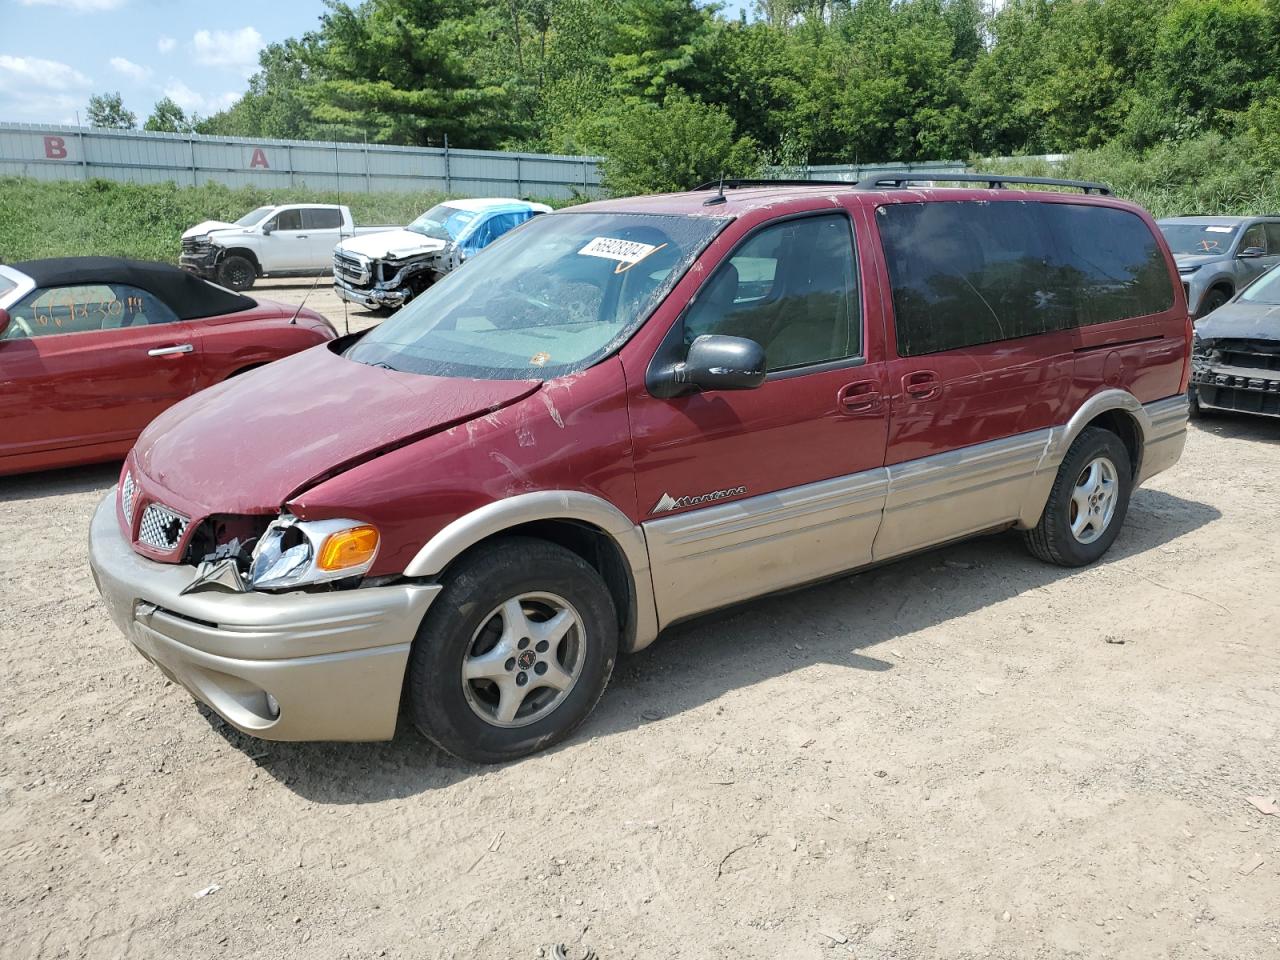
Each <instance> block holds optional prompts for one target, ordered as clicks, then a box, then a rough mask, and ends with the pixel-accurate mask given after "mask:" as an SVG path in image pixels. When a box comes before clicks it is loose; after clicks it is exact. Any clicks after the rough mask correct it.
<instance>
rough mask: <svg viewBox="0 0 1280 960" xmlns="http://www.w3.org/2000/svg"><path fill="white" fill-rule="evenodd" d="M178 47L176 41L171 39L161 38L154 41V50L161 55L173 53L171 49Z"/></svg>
mask: <svg viewBox="0 0 1280 960" xmlns="http://www.w3.org/2000/svg"><path fill="white" fill-rule="evenodd" d="M177 45H178V41H177V40H175V39H173V37H161V38H160V39H159V40H157V41H156V49H157V50H159V51H160V52H161V53H173V48H174V47H176V46H177Z"/></svg>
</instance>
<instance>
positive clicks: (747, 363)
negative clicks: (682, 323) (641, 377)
mask: <svg viewBox="0 0 1280 960" xmlns="http://www.w3.org/2000/svg"><path fill="white" fill-rule="evenodd" d="M765 374H766V369H765V356H764V347H762V346H760V344H758V343H756V342H755V341H754V340H748V339H746V338H745V337H727V336H722V335H720V334H703V335H702V336H700V337H698V338H697V339H695V340H694V341H693V343H691V344H690V345H689V351H688V354H687V355H686V356H685V359H684V360H683V361H681V362H678V363H672V364H669V365H667V366H663V367H660V368H658V369H657V370H651V372H650V376H649V377H647V378H646V380H647V386H648V387H649V392H650V393H652V394H653V395H654V396H655V397H661V398H663V399H666V398H669V397H678V396H680V395H681V394H683V393H691V392H693V391H695V390H704V391H711V390H754V389H755V388H756V387H758V386H760V384H762V383H764V379H765Z"/></svg>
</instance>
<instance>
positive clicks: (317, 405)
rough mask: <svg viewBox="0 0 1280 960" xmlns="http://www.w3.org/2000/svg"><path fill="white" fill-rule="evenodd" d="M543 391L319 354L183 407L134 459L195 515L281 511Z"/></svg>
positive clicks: (320, 350) (279, 364)
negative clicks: (386, 457)
mask: <svg viewBox="0 0 1280 960" xmlns="http://www.w3.org/2000/svg"><path fill="white" fill-rule="evenodd" d="M537 388H538V383H537V382H536V381H529V380H466V379H460V378H454V377H427V376H421V375H419V374H413V373H399V372H397V371H394V370H387V369H386V368H383V367H372V366H369V365H367V364H363V363H356V362H355V361H353V360H347V359H345V358H343V357H341V356H339V355H338V354H337V353H334V352H333V351H332V350H330V349H329V347H328V346H327V345H324V346H319V347H313V348H312V349H310V350H304V351H303V352H302V353H297V354H294V355H293V356H291V357H286V358H285V359H283V360H278V361H276V362H275V363H271V364H268V365H267V366H265V367H260V368H259V369H257V370H253V371H251V372H249V373H247V374H244V375H242V376H239V377H236V378H234V379H232V380H228V381H226V382H225V383H221V384H219V385H218V386H215V387H212V388H210V389H208V390H204V391H202V392H201V393H198V394H196V395H195V396H193V397H190V398H188V399H187V400H184V401H182V402H181V403H179V404H177V405H176V406H174V407H171V408H170V409H169V410H167V411H166V412H165V413H162V414H161V415H160V416H159V417H157V418H156V419H155V420H154V421H152V423H151V425H150V426H149V427H147V429H146V430H145V431H144V432H143V434H142V436H141V437H140V438H139V439H138V444H137V446H136V447H135V448H134V462H135V464H136V465H137V467H138V469H139V470H140V471H141V472H142V474H143V476H144V477H145V481H144V483H145V485H146V486H147V487H149V488H150V489H151V490H152V491H153V493H155V494H157V495H160V496H161V497H162V499H163V500H164V502H165V503H166V504H167V505H168V506H170V507H173V508H174V509H176V510H179V511H181V512H183V513H185V514H186V515H187V516H190V517H193V518H195V517H204V516H208V515H209V514H212V513H241V514H249V513H272V514H274V513H275V512H276V511H278V510H279V509H280V507H281V506H282V505H283V504H284V503H285V502H286V501H287V500H289V499H290V498H291V497H292V496H294V495H296V494H297V493H299V492H301V491H302V490H305V489H306V488H307V487H309V486H310V485H312V483H313V482H314V481H316V480H317V479H318V478H321V477H327V476H332V475H334V474H336V473H340V472H341V471H342V470H343V469H347V468H349V467H351V466H353V465H355V464H356V463H360V462H363V461H365V460H367V459H369V458H370V457H372V456H376V455H377V454H378V453H380V452H383V451H385V450H388V449H392V448H394V447H398V446H402V445H404V444H405V443H409V442H412V441H413V440H417V439H419V438H421V437H424V436H427V435H429V434H432V433H435V432H437V431H439V430H443V429H447V428H448V427H450V426H453V425H455V424H458V423H462V422H465V421H467V420H470V419H472V418H473V417H477V416H481V415H483V414H486V413H489V412H492V411H494V410H497V409H500V408H501V407H504V406H507V405H508V404H510V403H514V402H515V401H517V400H520V399H522V398H523V397H526V396H528V395H529V394H531V393H533V392H534V391H535V390H536V389H537Z"/></svg>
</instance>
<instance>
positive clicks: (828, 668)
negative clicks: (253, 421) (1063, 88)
mask: <svg viewBox="0 0 1280 960" xmlns="http://www.w3.org/2000/svg"><path fill="white" fill-rule="evenodd" d="M260 292H261V293H262V294H263V295H264V296H278V297H279V298H280V299H296V297H298V296H301V295H302V294H303V293H305V292H306V286H305V285H299V284H296V283H295V284H292V285H285V284H270V285H267V286H265V287H264V288H262V289H261V291H260ZM310 302H311V303H312V305H314V306H317V307H318V308H319V309H320V310H321V311H322V312H325V313H326V314H328V315H330V316H331V317H336V319H337V321H338V322H339V327H340V328H341V319H342V309H341V306H340V305H338V304H337V302H336V300H334V298H333V297H332V294H331V292H329V291H328V290H327V288H326V286H325V282H324V281H322V283H321V285H320V287H319V288H317V290H316V293H315V294H314V295H313V296H312V300H311V301H310ZM351 317H352V320H353V329H354V328H355V325H356V324H364V323H368V322H371V318H370V317H369V315H368V314H365V313H364V312H363V311H352V312H351ZM117 470H118V467H117V466H115V465H111V466H105V467H95V468H88V469H80V470H68V471H62V472H57V473H46V474H37V475H31V476H26V477H17V478H0V518H3V519H2V523H0V529H2V530H3V531H4V533H5V537H4V541H5V544H6V546H7V548H8V549H6V550H4V551H3V553H0V684H2V693H0V918H3V919H2V920H0V956H2V957H4V958H23V957H82V956H84V957H125V956H127V957H141V958H151V957H155V958H162V957H163V958H168V957H172V956H190V957H197V956H198V957H271V958H276V957H290V958H292V957H298V958H309V960H310V958H330V957H334V958H337V957H379V956H387V957H405V958H409V957H412V958H435V957H450V958H451V957H458V958H464V957H465V958H470V957H478V958H489V957H511V958H517V960H519V958H529V960H532V958H536V957H538V956H540V955H541V954H540V951H545V952H546V954H547V955H549V954H550V947H551V945H552V944H555V943H565V944H569V945H570V947H571V951H570V956H572V957H575V958H576V957H578V956H580V955H581V952H582V949H583V947H584V946H586V945H590V946H591V947H592V948H594V949H595V950H596V951H597V953H598V954H599V956H600V958H601V960H619V958H654V960H657V958H664V960H665V958H673V957H687V958H702V957H708V958H711V957H714V958H723V957H739V958H761V960H765V958H778V957H786V958H789V960H790V958H802V960H803V958H818V957H838V956H853V957H858V958H886V957H901V958H916V957H956V958H967V957H1008V958H1028V957H1069V956H1076V957H1088V958H1097V957H1115V958H1126V960H1127V958H1134V957H1168V958H1183V957H1222V958H1230V960H1244V958H1269V960H1274V958H1276V957H1278V956H1280V910H1277V904H1278V903H1280V816H1264V815H1263V814H1262V813H1260V812H1259V811H1258V810H1257V809H1255V808H1254V807H1253V806H1251V805H1250V804H1249V803H1248V802H1247V801H1246V798H1247V797H1250V796H1264V797H1275V796H1276V795H1277V794H1280V749H1278V748H1280V738H1278V732H1280V653H1278V652H1277V639H1278V636H1280V631H1278V630H1277V622H1278V614H1280V564H1278V563H1277V560H1278V559H1280V548H1278V547H1277V544H1278V543H1280V511H1278V510H1277V505H1278V504H1280V423H1275V422H1269V421H1264V420H1251V419H1245V418H1217V419H1213V420H1208V421H1204V424H1203V426H1199V427H1193V428H1192V431H1191V435H1190V438H1189V442H1188V445H1187V451H1186V454H1185V455H1184V458H1183V460H1182V462H1181V463H1180V464H1179V465H1178V466H1177V467H1176V468H1175V469H1174V470H1172V471H1170V472H1169V473H1166V474H1164V475H1162V476H1160V477H1158V478H1157V479H1156V480H1155V481H1153V482H1152V484H1151V485H1150V487H1149V488H1147V489H1144V490H1142V491H1140V492H1139V493H1138V494H1137V495H1136V497H1135V499H1134V501H1133V505H1132V507H1131V509H1130V514H1129V518H1128V522H1127V524H1126V527H1125V530H1124V532H1123V533H1122V535H1121V537H1120V539H1119V541H1118V542H1117V544H1116V547H1115V549H1113V551H1112V552H1111V554H1110V555H1109V556H1108V557H1107V558H1106V560H1105V561H1104V562H1103V563H1101V564H1099V565H1097V566H1095V567H1092V568H1088V569H1084V570H1079V571H1065V570H1061V569H1056V568H1053V567H1047V566H1044V565H1041V564H1039V563H1037V562H1036V561H1034V560H1032V559H1031V558H1030V556H1029V555H1027V554H1026V553H1024V551H1023V549H1022V546H1021V544H1020V542H1019V541H1018V540H1017V539H1016V538H1015V537H1013V536H1010V535H1001V536H996V537H991V538H987V539H984V540H979V541H974V542H971V543H967V544H964V545H961V546H957V547H953V548H950V549H947V550H943V551H939V552H935V553H932V554H928V555H924V556H921V557H917V558H914V559H911V560H908V561H904V562H902V563H899V564H896V565H894V566H891V567H887V568H884V569H881V570H878V571H874V572H871V573H868V574H865V575H862V576H855V577H850V578H847V579H845V580H842V581H839V582H836V583H832V584H829V585H826V586H822V587H818V588H814V589H810V590H806V591H802V592H797V593H793V594H790V595H788V596H785V597H781V598H776V599H770V600H766V601H760V602H757V603H754V604H752V605H750V606H746V607H742V608H739V609H737V610H735V611H732V612H730V613H728V614H724V615H721V616H719V617H716V618H714V619H708V620H703V621H701V622H697V623H693V624H689V625H686V626H683V627H680V628H677V629H675V630H672V631H670V632H669V633H668V634H667V635H665V636H664V637H663V638H662V639H660V640H659V641H658V642H657V643H656V644H655V645H654V646H653V647H651V648H650V649H648V650H646V651H645V652H643V653H641V654H639V655H637V656H635V657H632V658H630V659H628V660H624V661H623V662H622V663H620V665H619V668H618V670H617V672H616V673H615V677H614V682H613V685H612V687H611V689H610V691H609V692H608V693H607V694H606V695H605V697H604V700H603V701H602V702H601V704H600V706H599V708H598V709H597V711H596V713H595V715H594V717H593V718H592V719H591V720H589V721H588V723H587V725H586V726H585V727H584V728H583V729H582V730H581V731H580V732H579V733H578V734H577V735H576V736H575V737H573V738H572V739H571V740H570V741H569V742H568V743H567V744H565V745H563V746H561V747H559V748H556V749H554V750H552V751H551V752H549V753H547V754H543V755H540V756H536V757H533V758H530V759H527V760H524V761H521V762H519V763H515V764H512V765H510V766H506V767H498V768H476V767H471V766H468V765H465V764H461V763H458V762H456V761H453V760H451V759H449V758H448V757H442V756H440V755H438V754H437V753H435V752H434V751H432V750H431V749H429V748H428V747H427V746H426V745H425V743H424V742H423V741H422V740H421V739H419V738H418V736H417V735H416V734H415V733H414V732H413V730H412V729H408V728H406V727H404V725H403V724H402V729H401V731H400V734H399V735H398V736H397V738H396V739H395V740H394V741H393V742H391V743H387V744H351V745H342V744H300V745H290V744H272V743H265V742H261V741H255V740H252V739H249V738H247V737H243V736H241V735H239V734H238V733H236V732H234V731H232V730H230V729H228V728H227V727H226V726H225V725H223V724H222V723H221V722H220V721H218V720H217V719H216V718H214V717H213V716H212V715H211V714H208V713H207V712H205V711H202V710H200V709H198V708H197V707H196V706H195V705H194V704H193V702H192V701H191V699H190V698H189V697H188V696H187V695H186V694H185V693H184V692H183V691H182V689H181V688H179V687H175V686H173V685H172V684H170V683H168V682H166V681H165V680H164V678H163V677H162V676H161V675H160V673H159V672H158V671H157V670H155V669H154V668H152V667H150V666H149V665H147V664H146V663H144V661H143V660H142V659H141V658H140V657H139V656H137V655H136V654H134V653H133V652H132V651H131V649H130V648H129V646H128V644H127V643H126V642H125V640H124V639H123V637H121V636H120V635H119V634H118V632H117V631H116V630H115V628H114V627H113V626H112V625H111V624H110V622H109V621H108V619H107V617H106V615H105V613H104V611H103V610H102V608H101V606H100V605H99V603H98V600H97V595H96V592H95V590H94V588H93V585H92V582H91V580H90V577H89V573H88V569H87V565H86V557H85V534H86V530H87V527H88V521H89V517H90V514H91V512H92V510H93V508H94V506H95V504H96V503H97V501H98V499H99V498H100V497H101V496H102V495H103V494H104V493H105V492H106V491H107V490H108V489H109V488H110V486H111V485H112V484H113V483H114V481H115V477H116V473H117ZM206 891H211V892H207V893H206V894H205V895H204V896H201V893H205V892H206Z"/></svg>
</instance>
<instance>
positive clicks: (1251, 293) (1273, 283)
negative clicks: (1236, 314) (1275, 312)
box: [1240, 268, 1280, 306]
mask: <svg viewBox="0 0 1280 960" xmlns="http://www.w3.org/2000/svg"><path fill="white" fill-rule="evenodd" d="M1240 299H1241V300H1242V301H1244V302H1245V303H1263V304H1267V305H1268V306H1270V305H1272V304H1277V305H1280V270H1277V269H1274V268H1273V269H1271V270H1269V271H1267V272H1266V273H1264V274H1263V275H1262V276H1260V277H1259V278H1258V279H1257V280H1255V281H1253V283H1251V284H1249V286H1247V287H1245V289H1244V293H1242V294H1240Z"/></svg>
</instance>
